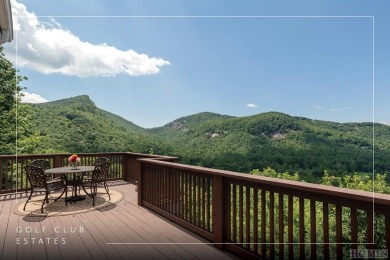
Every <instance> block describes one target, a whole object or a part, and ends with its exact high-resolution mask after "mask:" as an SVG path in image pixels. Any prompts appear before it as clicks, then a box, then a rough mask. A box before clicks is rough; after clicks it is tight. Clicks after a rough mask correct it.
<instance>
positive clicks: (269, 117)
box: [29, 96, 390, 181]
mask: <svg viewBox="0 0 390 260" xmlns="http://www.w3.org/2000/svg"><path fill="white" fill-rule="evenodd" d="M29 106H30V107H31V111H32V117H33V122H34V124H33V127H32V129H31V130H32V132H33V133H34V136H33V137H32V138H30V139H31V140H33V142H34V147H33V152H34V153H42V152H46V153H49V152H78V153H81V152H110V151H118V152H119V151H133V152H142V153H149V151H153V152H154V153H157V154H167V155H174V156H178V157H180V158H181V161H182V162H183V163H188V164H193V165H201V166H206V167H212V168H219V169H228V170H234V171H239V172H249V171H250V170H252V169H257V168H259V169H262V168H265V167H268V166H270V167H272V168H273V169H275V170H277V171H279V172H285V171H289V172H297V171H298V172H300V173H301V174H302V175H303V177H304V178H305V179H306V180H309V181H313V180H316V178H319V177H320V176H322V175H323V172H324V170H328V171H329V172H330V173H331V174H333V175H343V174H347V173H348V174H349V173H353V172H358V173H370V172H372V167H373V151H375V153H374V155H375V171H376V172H381V173H383V172H389V171H390V164H389V162H390V138H389V134H390V127H389V126H386V125H382V124H375V125H374V126H375V127H374V128H373V124H372V123H343V124H342V123H337V122H327V121H320V120H311V119H307V118H302V117H292V116H289V115H286V114H282V113H277V112H269V113H263V114H258V115H254V116H248V117H232V116H227V115H220V114H215V113H209V112H204V113H199V114H195V115H191V116H187V117H182V118H179V119H177V120H175V121H173V122H171V123H168V124H167V125H165V126H163V127H158V128H152V129H143V128H141V127H139V126H136V125H135V124H133V123H131V122H129V121H127V120H125V119H123V118H121V117H119V116H117V115H114V114H112V113H109V112H107V111H104V110H102V109H99V108H97V107H96V106H95V104H94V103H93V102H92V101H91V100H90V99H89V97H88V96H78V97H74V98H69V99H64V100H58V101H54V102H48V103H44V104H30V105H29ZM373 130H375V143H373ZM30 152H31V151H30ZM317 180H318V179H317Z"/></svg>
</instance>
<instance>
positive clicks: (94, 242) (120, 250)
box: [0, 184, 237, 259]
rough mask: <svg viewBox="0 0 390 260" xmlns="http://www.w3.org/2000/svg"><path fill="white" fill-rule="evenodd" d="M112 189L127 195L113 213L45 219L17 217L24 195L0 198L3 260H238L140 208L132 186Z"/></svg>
mask: <svg viewBox="0 0 390 260" xmlns="http://www.w3.org/2000/svg"><path fill="white" fill-rule="evenodd" d="M110 188H111V189H114V190H117V191H121V192H123V193H124V194H125V199H124V200H122V201H121V202H119V203H118V204H117V205H116V207H114V208H112V209H109V210H107V211H91V212H86V213H81V214H75V215H68V216H59V217H48V218H43V219H38V218H37V219H31V218H30V219H27V218H26V217H24V216H19V215H16V214H15V213H14V212H13V208H14V207H15V205H16V204H19V203H21V202H22V201H25V200H26V199H27V195H26V193H22V194H18V195H17V197H18V199H17V200H15V194H13V195H0V259H237V258H236V257H235V256H233V255H231V254H228V253H226V252H223V251H220V250H218V249H216V248H215V247H214V246H213V245H210V244H205V243H207V241H206V240H204V239H202V238H200V237H199V236H197V235H195V234H193V233H191V232H189V231H187V230H185V229H183V228H181V227H179V226H178V225H176V224H174V223H172V222H171V221H169V220H167V219H165V218H163V217H161V216H159V215H157V214H155V213H154V212H152V211H150V210H148V209H145V208H143V207H139V206H138V205H137V194H136V192H135V186H134V185H132V184H124V185H115V186H110ZM110 243H123V244H110ZM184 243H193V244H184Z"/></svg>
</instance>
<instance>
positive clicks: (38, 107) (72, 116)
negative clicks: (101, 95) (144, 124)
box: [29, 96, 165, 153]
mask: <svg viewBox="0 0 390 260" xmlns="http://www.w3.org/2000/svg"><path fill="white" fill-rule="evenodd" d="M29 109H30V111H31V116H32V121H33V126H32V131H33V133H34V135H33V136H32V137H31V138H30V140H31V142H32V143H31V144H30V146H31V147H34V149H33V150H34V153H55V152H68V153H83V152H84V153H87V152H125V151H132V152H140V153H149V151H150V149H153V151H155V152H160V153H164V152H165V147H164V145H163V144H162V143H161V142H159V141H157V140H156V139H155V138H154V137H153V136H151V135H150V134H148V133H146V132H144V131H143V129H142V128H140V127H138V126H136V125H134V124H133V123H131V122H128V121H126V120H124V119H123V118H121V117H119V116H117V115H114V114H112V113H109V112H107V111H104V110H101V109H99V108H97V107H96V106H95V104H94V103H93V102H92V101H91V100H90V99H89V97H88V96H78V97H75V98H69V99H63V100H59V101H54V102H48V103H43V104H29Z"/></svg>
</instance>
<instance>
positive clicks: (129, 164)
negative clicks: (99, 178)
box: [0, 153, 177, 194]
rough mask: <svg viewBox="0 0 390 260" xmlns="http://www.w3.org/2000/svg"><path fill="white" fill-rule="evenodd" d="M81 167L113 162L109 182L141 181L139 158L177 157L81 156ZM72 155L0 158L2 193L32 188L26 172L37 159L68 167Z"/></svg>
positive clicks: (138, 155)
mask: <svg viewBox="0 0 390 260" xmlns="http://www.w3.org/2000/svg"><path fill="white" fill-rule="evenodd" d="M78 155H79V157H80V159H81V161H80V165H93V164H94V161H95V160H96V158H98V157H108V158H109V159H110V170H109V177H108V179H109V180H122V179H123V180H128V181H132V180H133V181H134V180H138V179H139V176H138V174H139V172H138V171H137V170H136V167H137V163H136V161H137V159H139V158H158V159H159V160H167V161H175V160H176V159H177V158H176V157H169V156H159V155H150V154H139V153H82V154H78ZM69 156H70V154H39V155H31V154H28V155H18V156H15V155H0V187H1V189H0V194H2V193H12V192H16V191H26V190H28V189H29V187H30V186H29V182H28V180H27V176H26V173H25V170H24V167H25V166H26V165H29V164H30V163H31V161H33V160H36V159H45V160H48V161H49V162H50V166H51V167H63V166H68V165H69V162H68V157H69Z"/></svg>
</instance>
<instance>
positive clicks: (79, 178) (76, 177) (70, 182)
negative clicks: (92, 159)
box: [45, 166, 95, 203]
mask: <svg viewBox="0 0 390 260" xmlns="http://www.w3.org/2000/svg"><path fill="white" fill-rule="evenodd" d="M94 168H95V167H94V166H77V167H76V168H74V167H58V168H51V169H47V170H46V171H45V174H47V175H49V174H50V175H56V174H62V176H63V177H64V178H63V179H64V180H65V181H66V183H65V184H66V186H72V196H70V197H67V198H65V200H66V201H67V202H70V203H75V202H76V201H80V200H84V199H85V196H81V195H78V194H77V187H81V188H83V190H84V192H85V193H86V194H88V193H87V191H86V190H85V189H84V187H83V185H82V184H83V177H84V175H85V173H87V172H92V171H93V169H94ZM72 175H73V178H72V179H71V178H70V177H71V176H72ZM61 196H62V195H61ZM61 196H60V197H61Z"/></svg>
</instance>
